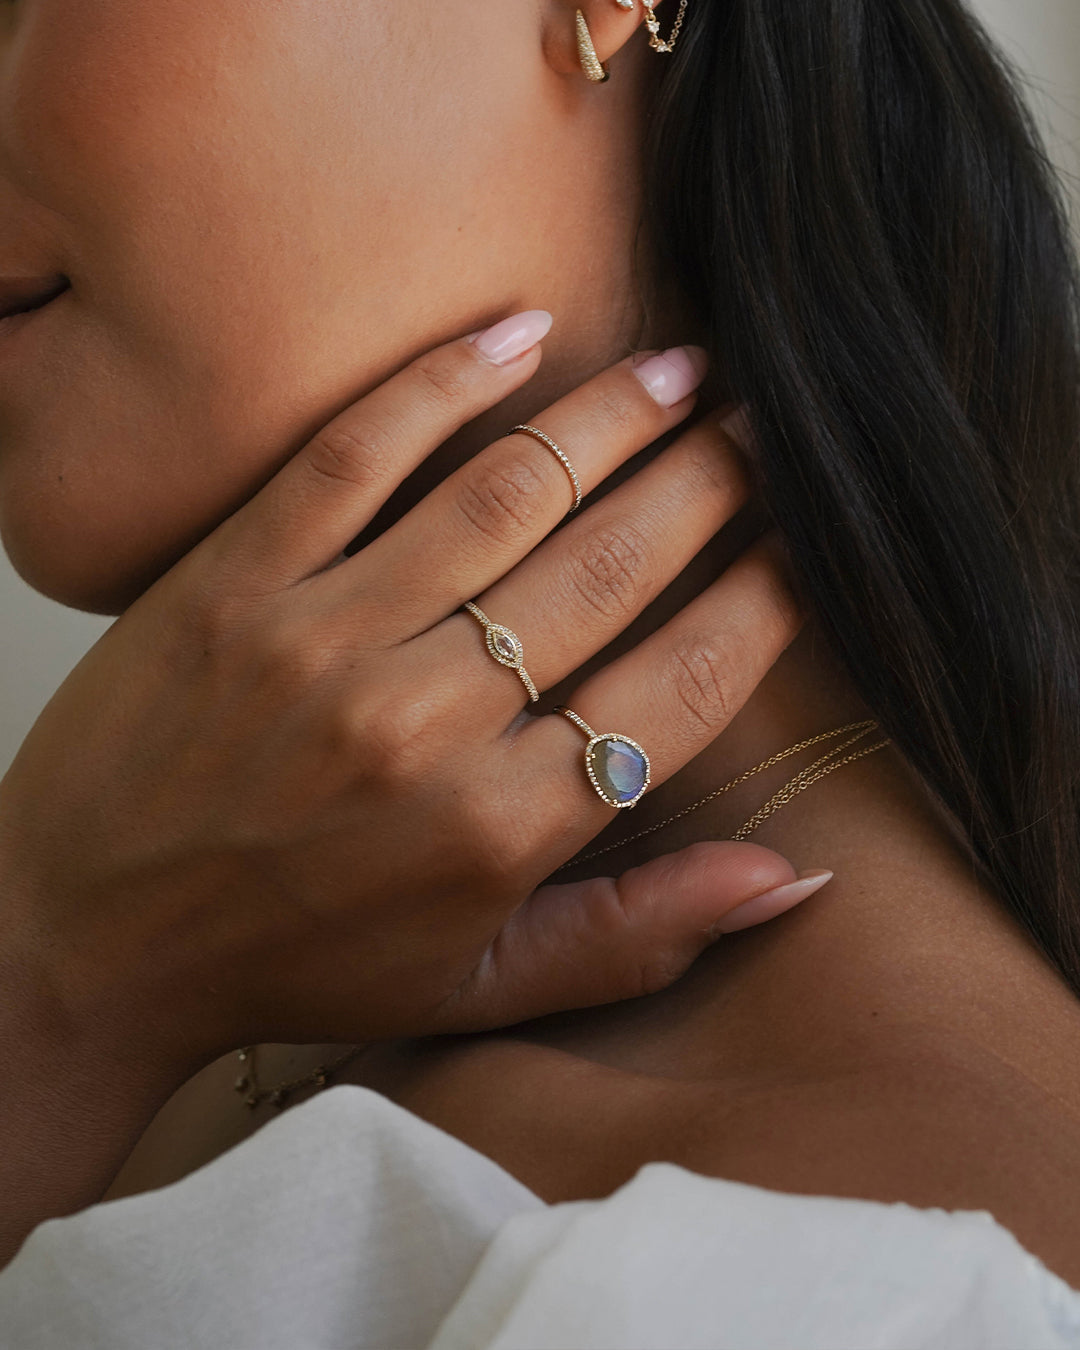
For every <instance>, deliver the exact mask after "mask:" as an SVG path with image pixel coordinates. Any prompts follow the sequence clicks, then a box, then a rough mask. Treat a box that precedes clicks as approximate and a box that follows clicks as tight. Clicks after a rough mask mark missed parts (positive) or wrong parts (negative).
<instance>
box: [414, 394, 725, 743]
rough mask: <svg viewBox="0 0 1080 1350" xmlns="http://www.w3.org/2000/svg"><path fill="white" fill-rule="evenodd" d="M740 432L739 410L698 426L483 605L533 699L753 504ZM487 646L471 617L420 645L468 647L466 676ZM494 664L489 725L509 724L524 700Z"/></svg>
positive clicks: (456, 660)
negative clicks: (512, 645) (512, 643)
mask: <svg viewBox="0 0 1080 1350" xmlns="http://www.w3.org/2000/svg"><path fill="white" fill-rule="evenodd" d="M744 427H745V422H744V421H743V414H742V411H741V409H736V410H735V411H734V412H729V413H728V414H727V416H725V417H720V416H719V414H710V415H709V416H707V417H704V418H702V419H701V421H700V422H698V423H697V424H695V425H694V426H693V427H691V428H689V429H688V430H687V431H685V432H684V433H683V434H682V435H681V436H680V437H679V439H678V440H677V441H676V442H675V443H674V444H673V445H671V446H669V447H668V448H667V449H666V450H664V451H663V452H662V453H661V454H660V455H658V456H657V457H656V459H655V460H653V461H652V462H651V463H650V464H648V465H646V466H645V467H644V468H642V469H639V470H638V472H637V473H636V474H634V475H633V477H631V478H629V479H628V480H627V481H626V482H625V483H622V484H620V485H619V486H618V487H617V488H615V489H614V490H613V491H611V492H610V493H608V494H607V496H605V497H604V498H603V499H602V500H601V501H599V502H597V503H596V504H595V505H594V506H592V507H590V508H589V510H588V511H586V512H585V513H584V515H582V516H581V517H580V518H579V519H577V520H574V521H572V522H571V523H570V524H568V525H567V526H566V527H565V528H564V529H562V530H560V531H559V532H558V533H557V534H555V535H552V536H551V537H550V538H548V539H546V540H544V542H543V543H542V544H541V545H540V546H539V547H538V548H536V549H534V550H533V552H532V553H530V554H529V556H528V557H527V558H525V559H523V560H522V562H520V563H519V564H518V565H517V566H516V567H515V568H514V569H513V570H512V571H510V572H508V573H507V575H506V576H505V577H503V578H501V579H500V580H499V581H497V582H496V583H495V585H494V586H492V587H490V588H489V590H487V591H485V592H484V593H483V594H482V595H480V596H478V597H477V598H476V603H477V604H478V605H479V607H480V609H481V610H482V611H483V612H484V614H486V616H487V617H488V619H489V620H490V621H491V622H492V623H494V624H499V625H503V626H506V627H508V628H509V629H510V630H511V631H512V632H513V633H514V634H515V636H516V637H517V638H518V640H519V641H520V643H521V647H522V664H523V666H524V668H525V670H526V671H527V673H528V675H529V677H530V678H531V679H532V680H533V681H534V683H535V684H536V686H537V688H539V689H550V688H552V687H553V686H555V685H557V684H558V683H559V682H560V681H561V680H563V679H565V678H566V676H568V675H570V674H572V673H573V672H574V671H576V670H578V669H580V668H581V667H582V666H583V665H584V663H585V662H586V661H587V660H588V659H589V658H590V657H591V656H594V655H595V654H596V653H597V652H599V651H601V650H602V649H603V648H604V647H606V646H607V644H608V643H609V642H611V641H612V640H613V639H614V638H616V637H618V635H619V634H620V633H621V632H622V631H623V630H624V629H626V628H627V627H628V626H629V624H630V622H631V621H632V620H633V619H634V618H635V617H636V616H637V615H638V614H640V613H641V611H642V610H644V609H645V607H646V606H647V605H648V604H650V603H651V601H652V600H654V599H655V598H656V596H657V595H659V594H660V592H661V591H662V590H663V589H664V588H665V587H666V586H667V585H668V584H669V583H670V582H671V581H673V580H674V579H675V578H676V577H677V576H678V575H679V574H680V573H681V572H682V571H683V569H684V568H685V567H686V566H688V564H689V563H690V562H691V561H692V560H693V559H694V558H695V557H696V555H697V554H698V553H699V552H700V551H701V549H703V548H704V547H705V545H706V544H707V543H708V542H709V540H710V539H712V538H713V536H714V535H715V534H716V533H717V532H718V531H719V530H720V529H721V528H722V527H723V526H724V525H725V524H727V522H728V521H730V520H731V518H732V517H733V516H734V515H735V514H736V512H737V511H738V510H739V509H740V507H742V506H743V505H744V504H745V503H746V501H747V500H748V499H749V497H750V492H751V488H750V482H749V478H748V475H747V472H746V468H745V466H744V463H743V461H742V458H741V454H740V452H739V450H738V442H737V441H736V440H735V437H734V434H733V433H734V432H735V431H736V430H738V431H739V432H742V431H743V429H744ZM483 639H484V634H483V632H482V631H480V625H479V624H478V623H477V621H476V619H475V618H474V617H473V616H471V615H469V614H464V613H463V614H455V615H452V616H451V617H450V618H449V619H447V620H446V621H445V622H444V623H441V624H439V625H438V627H437V628H436V629H433V630H432V631H431V632H430V633H427V634H423V635H421V637H420V638H417V639H415V640H414V641H415V642H418V643H420V644H421V646H423V645H425V644H428V643H436V642H438V643H439V644H440V647H441V650H442V651H443V653H444V655H445V653H446V643H447V642H448V641H449V640H452V641H453V642H454V643H455V647H456V646H457V644H460V649H461V650H460V655H458V654H456V653H455V656H453V657H451V658H450V659H449V662H448V664H450V665H451V666H453V667H454V668H459V669H460V668H461V666H462V665H463V664H464V665H466V668H467V664H468V663H469V662H470V661H472V660H476V661H479V660H481V659H482V654H481V653H482V644H483ZM474 649H475V656H474ZM487 659H488V661H489V662H490V667H489V673H488V679H487V681H486V683H487V685H488V686H489V688H488V690H487V691H486V692H485V696H484V700H483V702H484V709H485V714H486V715H487V716H489V717H490V716H491V715H492V714H494V715H495V720H496V721H498V720H499V715H500V714H502V715H503V716H505V718H506V720H507V721H509V720H510V719H512V718H513V717H514V716H515V715H516V714H517V712H519V711H520V709H521V707H522V706H523V705H524V703H525V701H526V699H527V697H528V696H527V695H526V693H525V689H524V687H523V684H522V683H521V682H519V681H518V680H515V679H509V678H508V677H507V675H506V673H504V672H500V670H499V668H498V666H497V665H496V664H495V662H494V661H491V658H490V657H488V658H487ZM476 674H477V675H479V674H480V671H479V668H477V671H476Z"/></svg>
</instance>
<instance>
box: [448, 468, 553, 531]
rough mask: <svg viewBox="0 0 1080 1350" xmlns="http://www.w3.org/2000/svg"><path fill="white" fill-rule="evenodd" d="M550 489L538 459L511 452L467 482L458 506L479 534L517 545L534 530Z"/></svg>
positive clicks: (479, 469)
mask: <svg viewBox="0 0 1080 1350" xmlns="http://www.w3.org/2000/svg"><path fill="white" fill-rule="evenodd" d="M549 488H550V485H549V483H548V480H547V479H546V478H545V476H544V471H543V469H542V468H541V467H540V466H539V465H538V463H537V461H536V459H535V457H533V456H531V455H529V454H526V453H524V452H521V451H517V450H514V451H508V452H505V453H503V454H502V455H500V457H499V458H498V459H496V460H494V462H491V463H488V464H481V465H478V466H477V468H476V470H475V472H473V473H470V474H469V475H468V476H467V477H466V478H465V480H464V482H463V483H462V487H461V495H460V499H459V505H460V508H461V511H462V514H463V515H464V516H465V519H466V521H467V522H468V524H469V525H470V526H471V527H472V528H473V529H474V530H475V531H477V533H479V534H481V535H483V536H484V537H485V538H487V539H492V540H494V541H495V542H497V543H508V542H514V541H516V540H517V539H519V538H520V537H521V535H522V534H525V533H528V532H529V531H531V530H532V529H533V528H535V524H536V519H537V516H538V515H539V514H540V512H541V511H542V509H543V507H544V504H545V502H546V501H547V499H548V498H549V496H550V491H549Z"/></svg>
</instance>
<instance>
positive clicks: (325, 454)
mask: <svg viewBox="0 0 1080 1350" xmlns="http://www.w3.org/2000/svg"><path fill="white" fill-rule="evenodd" d="M387 440H388V438H387V436H386V435H385V434H384V433H383V432H381V431H380V430H379V429H378V428H377V427H375V426H374V425H371V424H367V425H365V426H364V427H363V429H361V428H359V427H350V426H348V425H347V424H345V423H340V424H338V425H331V426H328V427H324V428H323V429H322V430H321V431H319V432H318V433H317V434H316V435H315V436H314V437H312V439H311V440H310V441H309V442H308V445H307V450H306V452H305V455H304V460H305V463H306V465H307V467H308V469H309V471H310V472H311V474H312V475H313V476H314V477H315V478H316V479H317V480H319V481H320V482H321V483H326V482H327V481H329V482H330V483H331V484H332V485H334V486H335V487H340V486H341V485H342V484H345V485H346V486H348V487H370V486H372V485H374V484H376V483H378V481H379V479H380V478H381V477H382V466H383V465H385V464H386V463H387V462H388V461H389V445H388V444H387Z"/></svg>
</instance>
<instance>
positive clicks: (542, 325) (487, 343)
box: [467, 309, 553, 366]
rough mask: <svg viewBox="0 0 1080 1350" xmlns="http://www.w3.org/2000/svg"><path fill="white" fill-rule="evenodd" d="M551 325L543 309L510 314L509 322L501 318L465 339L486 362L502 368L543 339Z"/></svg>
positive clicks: (548, 315)
mask: <svg viewBox="0 0 1080 1350" xmlns="http://www.w3.org/2000/svg"><path fill="white" fill-rule="evenodd" d="M552 322H553V320H552V317H551V315H550V314H549V313H548V312H547V310H546V309H526V310H523V311H522V313H520V314H511V316H510V317H509V319H500V320H499V322H498V323H496V324H492V326H491V327H490V328H483V329H481V330H480V331H479V332H476V333H470V334H469V337H468V339H467V340H468V341H469V342H471V343H472V344H473V345H474V346H475V348H476V350H477V351H478V352H479V353H480V355H481V356H483V357H485V358H486V359H487V360H488V361H491V362H493V363H494V364H495V365H497V366H505V365H506V363H507V361H512V360H513V359H514V357H515V356H520V355H521V353H522V352H527V351H528V350H529V348H530V347H535V346H536V344H537V343H538V342H539V341H540V339H541V338H542V337H546V336H547V333H548V331H549V329H550V328H551V325H552Z"/></svg>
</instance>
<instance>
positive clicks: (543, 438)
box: [506, 422, 581, 514]
mask: <svg viewBox="0 0 1080 1350" xmlns="http://www.w3.org/2000/svg"><path fill="white" fill-rule="evenodd" d="M515 431H523V432H524V433H525V434H526V435H527V436H532V437H534V439H536V440H538V441H539V442H540V444H541V445H546V446H547V448H548V449H549V450H550V451H551V453H552V454H553V455H554V456H555V458H556V459H557V460H558V461H559V463H560V464H561V465H562V466H563V468H564V469H565V470H566V472H567V474H568V475H569V477H570V483H571V486H572V487H573V489H574V504H573V506H572V507H571V508H570V511H576V510H577V509H578V507H579V506H580V505H581V484H580V482H579V481H578V476H577V474H576V473H575V472H574V466H573V465H572V464H571V463H570V461H569V460H568V459H567V458H566V456H565V455H564V454H563V452H562V451H561V450H560V449H559V447H558V446H557V445H556V444H555V442H554V441H553V440H552V439H551V437H550V436H549V435H548V434H547V432H546V431H541V430H540V428H539V427H533V426H530V425H529V424H528V422H520V423H518V425H517V426H516V427H511V428H510V430H509V431H508V432H507V433H506V434H507V435H508V436H512V435H513V434H514V432H515ZM567 514H569V512H568V513H567Z"/></svg>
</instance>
